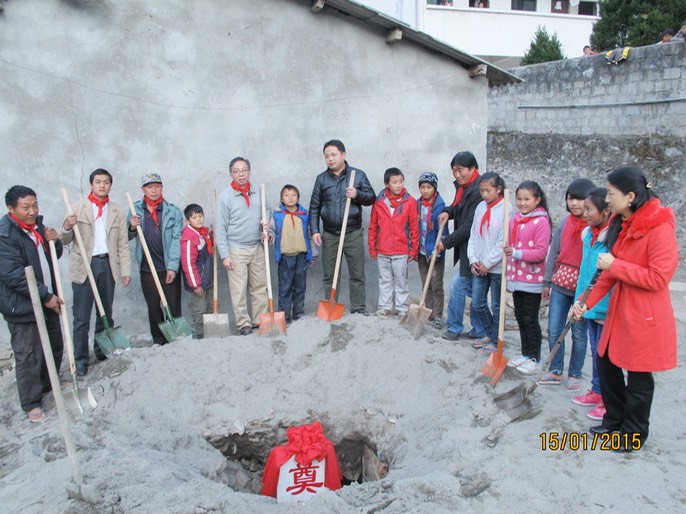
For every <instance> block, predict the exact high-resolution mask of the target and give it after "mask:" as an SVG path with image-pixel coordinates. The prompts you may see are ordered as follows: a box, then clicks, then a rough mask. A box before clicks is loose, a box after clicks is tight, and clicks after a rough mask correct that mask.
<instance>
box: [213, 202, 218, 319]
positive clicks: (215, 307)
mask: <svg viewBox="0 0 686 514" xmlns="http://www.w3.org/2000/svg"><path fill="white" fill-rule="evenodd" d="M216 212H217V190H216V189H213V190H212V219H213V221H212V224H213V228H214V230H213V231H212V289H213V291H212V311H213V314H217V312H219V292H218V291H217V285H218V282H217V243H216V241H217V237H216V236H215V234H214V232H215V231H216V229H217V223H216V217H217V214H216Z"/></svg>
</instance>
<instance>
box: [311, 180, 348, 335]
mask: <svg viewBox="0 0 686 514" xmlns="http://www.w3.org/2000/svg"><path fill="white" fill-rule="evenodd" d="M354 183H355V170H351V172H350V182H349V183H348V187H353V185H354ZM350 202H351V198H346V200H345V211H344V212H343V226H341V237H340V238H339V239H338V253H337V254H336V267H335V268H334V272H333V282H332V283H331V296H330V298H329V300H328V301H327V300H321V301H320V302H319V307H318V308H317V317H318V318H319V319H323V320H324V321H336V320H338V319H341V318H342V317H343V310H344V309H345V305H343V304H342V303H336V301H335V299H336V286H337V285H338V273H339V272H340V271H341V257H342V256H343V243H344V242H345V229H346V227H347V226H348V212H350Z"/></svg>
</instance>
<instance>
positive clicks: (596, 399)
mask: <svg viewBox="0 0 686 514" xmlns="http://www.w3.org/2000/svg"><path fill="white" fill-rule="evenodd" d="M572 401H573V402H574V403H576V404H577V405H587V406H589V407H591V406H595V405H598V404H599V403H603V397H602V396H600V394H599V393H594V392H593V391H591V390H590V389H589V390H588V392H587V393H586V394H582V395H581V396H575V397H574V398H572Z"/></svg>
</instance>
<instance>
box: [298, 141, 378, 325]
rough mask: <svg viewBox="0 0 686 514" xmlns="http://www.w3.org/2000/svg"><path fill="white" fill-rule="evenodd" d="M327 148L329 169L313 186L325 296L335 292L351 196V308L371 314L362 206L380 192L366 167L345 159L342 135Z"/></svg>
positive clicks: (347, 246) (347, 245)
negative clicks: (362, 168)
mask: <svg viewBox="0 0 686 514" xmlns="http://www.w3.org/2000/svg"><path fill="white" fill-rule="evenodd" d="M323 152H324V161H325V162H326V166H327V169H326V170H325V171H323V172H322V173H320V174H319V175H318V176H317V179H316V180H315V183H314V189H313V190H312V197H311V198H310V231H311V233H312V241H313V242H314V244H316V245H317V246H322V265H323V266H324V296H325V297H326V298H328V297H329V296H330V295H331V287H332V284H333V275H334V270H335V267H336V256H337V253H338V243H339V241H340V234H341V229H342V228H343V215H344V213H345V204H346V201H347V199H348V198H350V200H351V203H350V212H349V214H348V223H347V225H346V229H345V241H344V242H343V253H344V254H345V261H346V263H347V264H348V274H349V275H350V283H349V287H350V311H351V312H352V313H353V314H362V315H364V316H367V315H368V313H367V300H366V293H365V276H364V254H365V251H364V237H363V234H362V232H363V229H362V207H363V206H365V205H373V204H374V202H375V201H376V195H375V194H374V189H372V185H371V184H370V183H369V180H368V179H367V175H365V173H364V171H362V170H361V169H358V168H352V167H351V166H349V165H348V162H347V161H346V160H345V145H344V144H343V142H341V141H339V140H338V139H332V140H331V141H327V142H326V143H324V149H323ZM353 169H354V170H355V182H354V184H353V187H348V183H349V182H350V174H351V173H352V170H353ZM320 220H321V222H322V225H323V228H324V232H323V233H320V232H319V221H320ZM339 280H340V278H339ZM339 290H340V289H339V287H338V285H336V291H339ZM336 296H338V294H336Z"/></svg>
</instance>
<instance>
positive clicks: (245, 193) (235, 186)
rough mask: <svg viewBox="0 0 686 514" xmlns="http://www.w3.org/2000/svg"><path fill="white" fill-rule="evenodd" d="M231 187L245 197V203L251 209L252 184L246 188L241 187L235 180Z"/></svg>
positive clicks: (248, 184)
mask: <svg viewBox="0 0 686 514" xmlns="http://www.w3.org/2000/svg"><path fill="white" fill-rule="evenodd" d="M231 187H232V188H233V189H234V190H235V191H238V192H239V193H240V194H242V195H243V198H245V203H246V204H248V207H250V182H248V183H247V184H246V185H245V187H241V186H239V185H238V184H236V182H235V181H234V180H232V181H231Z"/></svg>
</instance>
